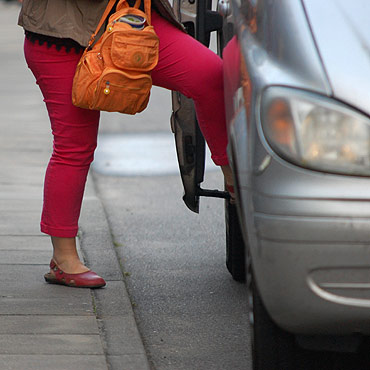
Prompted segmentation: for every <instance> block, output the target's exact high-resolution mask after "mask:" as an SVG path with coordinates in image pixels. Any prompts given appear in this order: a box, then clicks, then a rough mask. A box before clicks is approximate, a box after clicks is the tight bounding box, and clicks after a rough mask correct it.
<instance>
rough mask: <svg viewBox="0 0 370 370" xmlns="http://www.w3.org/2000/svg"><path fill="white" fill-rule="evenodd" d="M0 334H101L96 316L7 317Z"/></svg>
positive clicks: (2, 320) (1, 319)
mask: <svg viewBox="0 0 370 370" xmlns="http://www.w3.org/2000/svg"><path fill="white" fill-rule="evenodd" d="M0 334H99V329H98V325H97V322H96V318H95V316H51V315H43V316H40V315H37V316H35V315H30V316H24V315H12V316H11V317H9V316H7V315H5V316H0Z"/></svg>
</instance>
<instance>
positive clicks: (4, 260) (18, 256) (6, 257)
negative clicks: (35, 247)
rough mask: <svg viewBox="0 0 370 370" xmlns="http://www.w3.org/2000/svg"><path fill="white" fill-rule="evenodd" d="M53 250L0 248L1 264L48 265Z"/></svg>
mask: <svg viewBox="0 0 370 370" xmlns="http://www.w3.org/2000/svg"><path fill="white" fill-rule="evenodd" d="M49 249H50V248H49ZM51 254H52V253H51V251H50V250H48V251H30V250H0V265H5V264H14V265H43V266H45V265H48V264H49V262H50V257H51Z"/></svg>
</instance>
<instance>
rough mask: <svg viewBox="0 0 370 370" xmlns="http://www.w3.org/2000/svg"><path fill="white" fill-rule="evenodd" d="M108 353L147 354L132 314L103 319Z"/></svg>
mask: <svg viewBox="0 0 370 370" xmlns="http://www.w3.org/2000/svg"><path fill="white" fill-rule="evenodd" d="M102 322H103V326H104V337H105V340H106V343H107V347H108V348H107V354H108V355H129V354H141V355H144V354H145V350H144V346H143V344H142V340H141V337H140V334H139V332H138V330H137V326H136V322H135V320H134V318H133V316H132V315H129V316H111V317H104V318H103V319H102Z"/></svg>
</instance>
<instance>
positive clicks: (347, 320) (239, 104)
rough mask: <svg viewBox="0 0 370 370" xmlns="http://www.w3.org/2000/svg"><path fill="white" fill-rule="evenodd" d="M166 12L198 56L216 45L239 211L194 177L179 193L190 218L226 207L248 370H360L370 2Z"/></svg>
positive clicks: (192, 2) (227, 1)
mask: <svg viewBox="0 0 370 370" xmlns="http://www.w3.org/2000/svg"><path fill="white" fill-rule="evenodd" d="M174 6H175V9H176V10H177V12H178V14H179V15H180V17H181V20H182V22H183V23H184V24H185V25H186V26H187V27H188V29H189V32H190V33H191V32H193V35H194V36H195V37H197V38H198V39H200V40H201V41H202V42H203V43H205V44H207V43H208V42H209V33H210V32H213V31H216V32H217V45H218V53H219V54H220V55H221V56H222V58H223V60H224V77H225V102H226V111H227V122H228V134H229V145H228V155H229V159H230V162H231V164H232V168H233V173H234V177H235V184H236V195H237V206H236V209H231V210H230V207H231V208H232V207H233V206H232V205H231V206H230V203H229V202H228V200H227V194H226V193H224V192H222V191H220V192H216V193H212V191H211V193H210V194H207V191H205V193H204V191H203V190H202V189H201V187H200V183H201V182H202V169H201V168H200V169H199V165H198V167H197V165H196V164H195V165H194V166H193V167H192V168H193V172H194V173H197V175H196V176H193V177H191V176H190V177H189V174H190V173H191V170H189V168H188V169H187V173H188V176H187V175H183V179H185V183H186V179H189V178H191V179H192V180H191V181H190V182H192V185H191V186H188V188H186V186H185V198H186V196H187V195H189V194H190V198H189V199H191V201H192V202H193V210H195V211H196V210H197V206H196V205H197V202H198V201H199V196H201V195H211V196H223V197H225V198H226V216H227V217H226V228H227V267H228V269H229V271H230V272H231V274H232V275H233V277H234V278H235V279H236V280H238V281H243V280H244V279H245V278H246V282H247V284H246V289H248V290H249V292H250V307H249V310H250V316H251V319H250V321H251V325H252V329H253V338H252V351H253V368H254V369H255V370H257V369H258V370H261V369H262V370H265V369H269V370H270V369H271V370H272V369H275V370H287V369H295V370H296V369H306V368H307V369H315V370H317V369H321V368H322V369H336V370H337V369H342V368H344V367H343V366H344V363H345V362H346V361H348V363H349V364H350V365H349V366H352V367H353V368H354V369H356V370H362V369H369V368H370V357H369V334H370V119H369V116H370V2H369V1H368V0H354V1H348V0H347V1H346V0H325V1H322V0H219V1H218V4H217V9H212V4H211V3H210V2H209V1H203V0H182V1H180V0H175V3H174ZM181 99H182V98H181V97H179V95H176V93H174V115H173V123H174V124H173V127H174V131H176V130H175V127H178V122H177V123H176V112H179V111H180V108H179V107H180V106H181ZM179 102H180V103H179ZM176 104H177V105H176ZM176 109H177V110H176ZM192 114H193V113H192ZM188 117H189V115H188ZM179 120H181V119H178V120H177V121H179ZM193 120H194V119H193ZM183 127H189V125H183ZM195 127H196V125H195ZM180 131H181V130H180ZM195 131H196V129H194V132H195ZM177 132H179V130H177ZM180 136H181V135H180ZM190 136H191V135H190ZM178 137H179V136H178ZM192 137H193V138H195V137H196V136H195V135H192ZM194 140H195V141H194V148H193V149H194V150H193V153H196V152H197V149H196V148H197V147H198V146H197V144H196V140H198V142H201V138H199V137H198V139H194ZM180 141H181V140H180ZM184 142H185V141H184V140H182V143H184ZM188 142H189V140H188ZM200 147H202V144H200ZM178 150H179V153H180V156H179V158H180V157H181V153H184V145H181V144H180V145H179V143H178ZM202 150H203V149H202V148H201V150H200V153H202ZM183 158H184V156H183ZM198 159H200V160H198V162H197V163H202V154H199V155H198ZM179 161H180V169H181V160H180V159H179ZM195 162H196V158H195ZM200 167H202V165H200ZM197 168H198V169H197ZM197 171H198V172H197ZM183 174H184V172H183ZM197 176H198V177H197ZM185 183H184V185H185ZM188 183H189V181H188ZM184 200H185V199H184ZM194 206H195V207H194ZM189 208H191V206H190V207H189ZM324 354H325V355H326V357H323V355H324ZM325 358H326V359H328V360H327V362H325V361H326V360H324V359H325ZM352 367H350V368H352Z"/></svg>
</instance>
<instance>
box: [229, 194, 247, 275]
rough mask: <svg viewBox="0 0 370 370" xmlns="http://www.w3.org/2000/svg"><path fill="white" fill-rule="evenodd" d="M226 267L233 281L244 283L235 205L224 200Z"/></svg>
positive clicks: (243, 250) (243, 254)
mask: <svg viewBox="0 0 370 370" xmlns="http://www.w3.org/2000/svg"><path fill="white" fill-rule="evenodd" d="M225 224H226V267H227V269H228V270H229V272H230V274H231V276H232V277H233V279H234V280H236V281H239V282H245V247H244V240H243V236H242V232H241V229H240V224H239V217H238V213H237V209H236V205H235V204H233V203H230V200H229V199H226V200H225Z"/></svg>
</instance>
